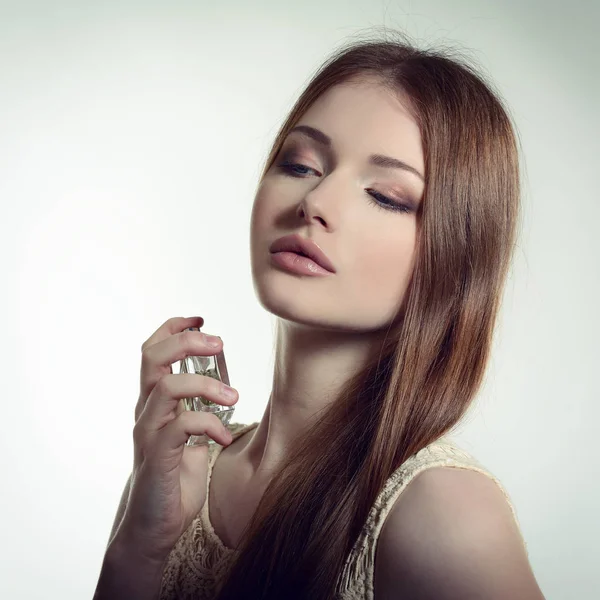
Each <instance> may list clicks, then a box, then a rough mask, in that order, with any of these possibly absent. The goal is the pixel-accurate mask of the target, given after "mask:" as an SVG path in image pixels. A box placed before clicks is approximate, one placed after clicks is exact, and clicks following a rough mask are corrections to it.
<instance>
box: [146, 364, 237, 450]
mask: <svg viewBox="0 0 600 600" xmlns="http://www.w3.org/2000/svg"><path fill="white" fill-rule="evenodd" d="M227 389H228V386H226V385H225V384H224V383H223V382H221V381H219V380H218V379H213V378H212V377H207V376H204V375H198V374H196V373H179V374H177V375H165V376H163V377H162V378H161V379H160V380H159V382H158V383H157V384H156V386H155V387H154V389H153V390H152V392H151V393H150V395H149V396H148V400H147V402H146V406H145V407H144V410H143V411H142V414H141V415H140V418H139V420H138V422H137V423H136V425H135V427H136V428H137V429H138V430H139V431H141V432H142V438H146V437H148V436H150V437H151V436H153V435H154V434H155V433H156V432H157V431H159V430H160V429H162V428H163V427H165V426H166V425H167V424H168V423H170V422H171V421H173V419H175V418H178V416H179V414H180V413H183V412H184V411H182V410H178V408H181V406H180V405H183V402H180V401H181V400H182V399H183V398H195V397H197V396H202V397H203V398H206V399H207V400H212V401H213V402H216V403H217V404H221V405H223V406H232V405H234V404H235V403H236V402H237V401H238V394H237V390H235V389H234V390H233V391H234V397H233V398H229V397H227V396H226V395H225V390H227ZM230 389H233V388H230ZM185 412H200V411H185Z"/></svg>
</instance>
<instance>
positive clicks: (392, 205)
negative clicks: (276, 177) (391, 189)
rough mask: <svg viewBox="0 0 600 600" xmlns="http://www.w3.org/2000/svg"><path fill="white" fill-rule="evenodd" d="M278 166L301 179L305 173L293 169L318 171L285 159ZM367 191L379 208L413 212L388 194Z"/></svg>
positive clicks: (370, 199)
mask: <svg viewBox="0 0 600 600" xmlns="http://www.w3.org/2000/svg"><path fill="white" fill-rule="evenodd" d="M278 166H279V168H280V169H281V170H282V171H283V172H284V173H286V174H288V175H290V176H291V177H297V178H300V179H302V175H305V173H303V174H300V173H296V172H295V171H292V169H293V168H295V167H301V168H303V169H308V170H309V171H314V172H316V171H315V169H311V168H310V167H307V166H306V165H303V164H300V163H294V162H289V161H284V162H282V163H281V164H280V165H278ZM366 191H367V192H368V193H367V196H368V198H369V201H370V202H371V204H372V205H373V206H375V207H376V208H379V209H381V210H391V211H395V212H404V213H409V212H412V209H411V208H410V207H408V206H405V205H404V204H398V203H397V202H395V201H394V200H392V199H391V198H388V197H387V196H384V195H383V194H380V193H379V192H376V191H375V190H369V189H368V190H366Z"/></svg>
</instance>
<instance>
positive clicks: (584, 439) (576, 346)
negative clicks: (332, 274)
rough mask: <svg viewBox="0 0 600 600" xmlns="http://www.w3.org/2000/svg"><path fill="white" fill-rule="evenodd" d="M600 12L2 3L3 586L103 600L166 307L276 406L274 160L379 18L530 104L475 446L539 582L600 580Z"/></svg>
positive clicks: (520, 119)
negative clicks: (208, 338)
mask: <svg viewBox="0 0 600 600" xmlns="http://www.w3.org/2000/svg"><path fill="white" fill-rule="evenodd" d="M598 16H599V15H598V3H597V2H596V3H594V2H585V3H584V2H569V3H567V4H563V3H558V2H541V1H540V2H516V1H513V2H476V1H466V0H461V1H458V0H455V1H454V2H444V1H442V0H439V1H433V0H431V1H424V2H408V1H398V2H377V1H373V0H361V1H354V2H348V1H345V2H341V1H331V0H328V1H327V2H323V1H322V0H321V1H319V2H314V1H311V0H309V1H306V2H302V3H297V2H281V1H278V2H273V1H270V2H252V3H250V2H242V1H236V2H219V3H216V2H214V3H208V2H181V1H179V2H177V1H175V2H173V1H172V2H160V3H158V2H136V3H133V2H125V1H120V2H103V3H99V2H93V3H92V2H85V3H84V2H27V1H20V2H11V3H9V2H0V199H1V202H2V204H1V207H2V218H1V219H0V244H1V252H0V257H1V260H2V265H1V266H2V271H1V272H2V276H3V284H4V286H3V290H4V293H3V294H1V299H0V302H1V306H0V308H1V311H0V314H1V315H2V323H0V326H1V331H2V334H3V338H4V339H3V342H4V343H3V344H2V355H1V359H2V366H3V373H2V374H3V381H2V384H3V385H2V387H3V390H2V418H1V419H0V424H1V425H0V426H1V427H2V431H1V435H0V457H1V460H2V463H1V467H2V475H3V489H2V493H1V494H0V498H2V500H1V503H2V509H3V510H2V516H3V523H2V532H3V535H2V541H1V542H0V544H1V546H0V551H1V559H2V560H1V561H0V571H1V575H0V597H3V598H11V600H20V599H30V598H61V599H63V600H69V599H80V598H91V597H92V594H93V590H94V588H95V585H96V580H97V576H98V574H99V570H100V566H101V562H102V558H103V554H104V548H105V544H106V542H107V537H108V534H109V530H110V526H111V524H112V520H113V517H114V514H115V511H116V508H117V503H118V500H119V496H120V493H121V490H122V488H123V485H124V483H125V480H126V478H127V475H128V473H129V472H130V469H131V464H132V450H133V445H132V438H131V432H132V427H133V411H134V405H135V401H136V399H137V394H138V385H139V361H140V346H141V344H142V342H143V341H144V340H145V339H146V338H147V337H148V336H149V335H150V334H151V333H152V331H154V329H156V328H157V327H158V326H159V325H160V324H161V323H162V322H163V321H165V320H166V319H167V318H169V317H172V316H190V315H193V314H200V315H202V316H203V317H204V318H205V320H206V325H205V327H204V330H205V331H207V332H209V333H215V334H217V335H220V336H221V337H222V338H223V339H224V342H225V352H226V355H227V359H228V364H229V370H230V374H231V381H232V384H233V385H234V386H235V387H237V389H238V390H239V391H240V401H239V404H238V408H237V412H236V415H235V416H234V420H237V421H242V422H249V421H253V420H258V419H259V418H260V416H261V415H262V411H263V408H264V406H265V404H266V401H267V396H268V392H269V389H270V387H269V385H270V375H271V369H272V338H271V332H272V328H273V324H274V320H273V318H272V317H271V315H270V314H268V313H266V312H265V311H263V310H262V308H261V307H260V306H259V305H258V303H257V301H256V299H255V296H254V291H253V288H252V281H251V275H250V261H249V253H248V243H249V242H248V233H249V218H250V211H251V206H252V200H253V191H254V186H255V184H256V179H257V177H258V174H259V168H260V166H261V164H262V160H263V159H264V157H265V156H266V152H267V150H268V148H269V144H270V143H271V141H272V138H273V135H274V134H275V132H276V129H277V126H278V125H279V123H280V120H281V119H282V118H283V116H284V115H285V114H286V112H287V110H288V109H289V108H290V107H291V104H292V102H293V100H294V99H295V97H296V95H297V94H298V93H299V92H300V90H301V89H302V88H303V86H304V85H305V84H306V82H307V81H308V78H309V76H310V74H311V73H312V72H313V70H314V69H316V68H317V66H318V65H319V64H320V62H321V61H322V60H323V59H324V58H325V56H326V55H327V54H328V53H329V51H330V50H331V49H333V47H334V46H336V45H337V44H338V43H339V42H340V41H342V39H344V38H346V37H347V36H350V35H352V34H354V33H356V32H357V31H363V30H364V29H365V28H368V27H370V26H381V25H386V26H388V27H398V28H404V29H406V30H407V31H408V32H409V33H410V34H412V35H413V36H414V37H415V38H416V39H417V40H422V41H423V42H428V43H429V42H438V41H439V42H445V43H455V44H458V45H459V46H461V47H463V48H466V49H467V52H468V53H469V54H470V55H471V56H473V57H474V58H475V59H476V60H477V61H478V62H479V64H480V65H481V67H482V68H483V69H484V71H485V72H486V73H488V74H489V75H490V76H491V77H492V78H493V80H494V82H495V84H496V86H497V87H498V89H499V90H500V92H501V93H502V95H503V96H504V97H505V99H506V100H507V102H508V104H509V106H510V108H511V111H512V113H513V115H514V118H515V120H516V122H517V126H518V128H519V135H520V139H521V143H522V146H523V150H524V156H523V159H524V166H525V171H524V211H525V215H524V221H523V232H522V236H521V240H520V245H519V248H518V252H517V256H516V258H515V266H514V269H513V271H512V273H511V278H510V283H509V286H508V289H507V295H506V300H505V304H504V308H503V312H502V319H501V323H500V325H499V329H498V336H497V338H496V341H495V348H494V356H493V360H492V363H491V365H490V369H489V373H488V377H487V380H486V385H485V387H484V389H483V390H482V392H481V394H480V396H479V398H478V401H477V404H476V407H475V408H474V409H473V411H472V412H471V413H470V416H469V418H468V419H467V420H466V421H465V425H464V427H463V428H462V430H461V434H460V438H459V440H458V441H460V442H461V443H462V444H463V445H464V447H465V448H466V449H468V450H469V451H471V452H473V453H474V454H475V455H476V457H477V458H479V460H480V461H482V462H483V463H484V464H485V465H487V467H488V468H489V469H491V470H492V471H493V472H495V473H496V474H497V475H498V476H499V477H500V479H501V480H502V481H503V483H504V484H505V486H506V487H507V489H508V491H509V493H510V494H511V496H512V498H513V501H514V503H515V506H516V508H517V513H518V516H519V519H520V523H521V527H522V530H523V533H524V536H525V538H526V540H527V542H528V548H529V552H530V558H531V562H532V565H533V568H534V571H535V574H536V577H537V578H538V581H539V582H540V585H541V587H542V590H543V592H544V594H545V595H546V598H552V599H557V600H559V599H560V600H562V599H564V600H572V599H574V598H577V599H578V600H592V599H594V598H599V597H600V586H599V584H598V566H599V565H600V556H599V552H600V551H599V550H598V539H599V537H600V527H599V519H598V512H597V511H598V507H599V506H600V485H599V483H598V471H599V469H598V466H597V465H598V459H599V451H598V448H599V445H598V441H597V437H596V436H597V432H598V427H597V422H598V418H599V416H600V414H599V410H598V400H599V397H600V393H599V392H600V386H599V384H598V370H599V358H600V356H599V351H598V339H599V337H600V323H599V318H598V314H597V311H598V307H599V306H600V302H599V296H600V293H599V292H600V269H599V266H598V262H599V258H600V243H599V241H598V234H597V230H598V223H599V222H600V207H599V203H598V193H597V172H598V168H597V161H598V157H599V153H598V139H599V138H598V133H599V131H598V106H599V97H598V96H599V94H598V72H599V65H598V54H599V48H598V42H597V38H596V37H595V28H596V26H597V23H598ZM224 249H226V253H224V254H221V253H222V252H223V250H224ZM258 357H261V358H258Z"/></svg>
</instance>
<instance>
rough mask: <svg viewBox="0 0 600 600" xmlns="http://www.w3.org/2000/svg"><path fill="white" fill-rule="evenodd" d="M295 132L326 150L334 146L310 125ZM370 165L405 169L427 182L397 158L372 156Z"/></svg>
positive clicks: (295, 129)
mask: <svg viewBox="0 0 600 600" xmlns="http://www.w3.org/2000/svg"><path fill="white" fill-rule="evenodd" d="M294 132H296V133H301V134H303V135H306V136H308V137H309V138H312V139H313V140H314V141H315V142H317V143H319V144H321V145H322V146H325V147H326V148H331V146H332V143H331V138H330V137H329V136H328V135H326V134H325V133H323V132H322V131H321V130H320V129H316V128H315V127H311V126H310V125H296V127H294V128H293V129H292V130H291V131H290V134H292V133H294ZM369 163H370V164H372V165H375V166H376V167H386V168H391V169H403V170H404V171H408V172H410V173H413V174H414V175H416V176H417V177H418V178H419V179H420V180H421V181H423V182H425V178H424V177H423V175H421V173H419V171H417V169H415V168H414V167H411V166H410V165H409V164H406V163H405V162H404V161H401V160H398V159H397V158H392V157H391V156H385V155H383V154H371V155H370V156H369Z"/></svg>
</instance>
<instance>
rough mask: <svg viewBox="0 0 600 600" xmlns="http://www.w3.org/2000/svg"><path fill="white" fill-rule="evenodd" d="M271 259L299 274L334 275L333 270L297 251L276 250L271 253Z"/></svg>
mask: <svg viewBox="0 0 600 600" xmlns="http://www.w3.org/2000/svg"><path fill="white" fill-rule="evenodd" d="M271 260H272V261H273V262H274V263H275V264H276V265H278V266H280V267H283V268H284V269H286V270H287V271H291V272H292V273H298V274H299V275H316V276H321V277H322V276H324V275H332V273H331V271H328V270H327V269H324V268H323V267H322V266H321V265H318V264H317V263H316V262H315V261H314V260H312V259H310V258H308V257H306V256H301V255H300V254H296V253H295V252H275V253H272V254H271Z"/></svg>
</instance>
